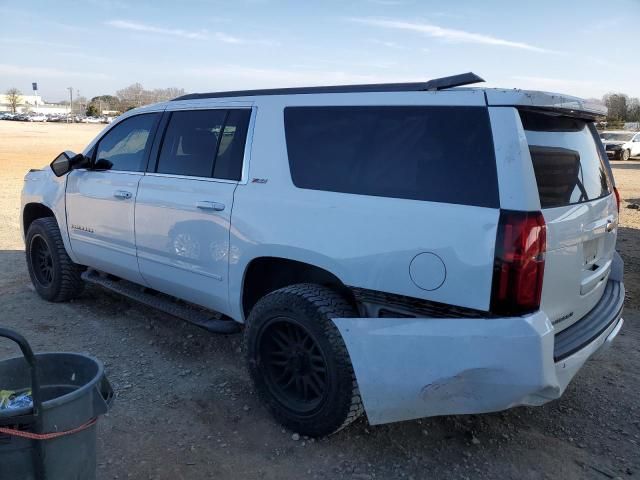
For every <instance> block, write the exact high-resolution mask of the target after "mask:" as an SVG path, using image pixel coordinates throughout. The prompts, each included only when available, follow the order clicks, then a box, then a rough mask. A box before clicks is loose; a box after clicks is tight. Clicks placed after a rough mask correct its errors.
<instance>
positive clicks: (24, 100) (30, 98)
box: [0, 94, 69, 113]
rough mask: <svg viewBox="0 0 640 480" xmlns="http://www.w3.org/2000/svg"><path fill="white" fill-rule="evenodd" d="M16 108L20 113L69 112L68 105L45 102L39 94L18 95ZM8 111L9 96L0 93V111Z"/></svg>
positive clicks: (9, 107)
mask: <svg viewBox="0 0 640 480" xmlns="http://www.w3.org/2000/svg"><path fill="white" fill-rule="evenodd" d="M16 110H17V111H18V112H20V113H22V112H38V113H69V106H68V105H60V104H57V103H46V102H45V101H44V100H42V97H41V96H40V95H20V102H19V103H18V107H17V109H16ZM10 111H11V105H10V104H9V98H8V97H7V96H6V95H4V94H0V112H10Z"/></svg>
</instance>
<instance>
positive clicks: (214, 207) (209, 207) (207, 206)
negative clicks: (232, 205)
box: [196, 201, 225, 212]
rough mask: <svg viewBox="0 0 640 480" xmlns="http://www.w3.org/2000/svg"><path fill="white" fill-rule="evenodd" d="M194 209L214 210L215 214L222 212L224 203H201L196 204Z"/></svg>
mask: <svg viewBox="0 0 640 480" xmlns="http://www.w3.org/2000/svg"><path fill="white" fill-rule="evenodd" d="M196 207H198V208H199V209H200V210H214V211H216V212H221V211H223V210H224V208H225V205H224V203H218V202H208V201H202V202H197V203H196Z"/></svg>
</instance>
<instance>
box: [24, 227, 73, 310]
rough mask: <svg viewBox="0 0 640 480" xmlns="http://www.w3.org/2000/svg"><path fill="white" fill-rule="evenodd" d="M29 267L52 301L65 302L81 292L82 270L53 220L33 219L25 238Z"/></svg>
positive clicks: (37, 285)
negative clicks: (66, 248)
mask: <svg viewBox="0 0 640 480" xmlns="http://www.w3.org/2000/svg"><path fill="white" fill-rule="evenodd" d="M25 253H26V257H27V267H28V269H29V276H30V277H31V282H32V283H33V286H34V287H35V289H36V292H38V295H40V296H41V297H42V298H44V299H45V300H48V301H50V302H66V301H68V300H71V299H72V298H75V297H77V296H78V295H80V294H81V293H82V290H83V288H84V282H83V281H82V279H81V278H80V274H81V272H82V267H81V266H80V265H77V264H75V263H73V262H72V261H71V259H70V258H69V255H68V254H67V251H66V250H65V248H64V243H63V242H62V236H61V235H60V230H59V229H58V223H57V222H56V220H55V218H53V217H45V218H39V219H37V220H34V221H33V223H32V224H31V225H30V226H29V229H28V230H27V236H26V252H25Z"/></svg>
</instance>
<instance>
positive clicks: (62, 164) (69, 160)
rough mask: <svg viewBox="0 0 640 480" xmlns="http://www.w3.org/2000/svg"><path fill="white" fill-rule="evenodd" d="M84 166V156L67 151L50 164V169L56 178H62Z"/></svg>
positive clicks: (85, 161) (85, 160)
mask: <svg viewBox="0 0 640 480" xmlns="http://www.w3.org/2000/svg"><path fill="white" fill-rule="evenodd" d="M85 164H87V159H86V158H85V156H84V155H82V154H81V153H78V154H75V153H73V152H70V151H68V150H67V151H65V152H62V153H61V154H60V155H58V156H57V157H56V159H55V160H54V161H53V162H51V165H50V167H51V170H53V173H54V174H55V175H56V177H62V176H63V175H66V174H67V173H69V172H70V171H71V170H73V169H74V168H78V167H80V166H83V165H85Z"/></svg>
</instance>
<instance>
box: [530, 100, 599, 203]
mask: <svg viewBox="0 0 640 480" xmlns="http://www.w3.org/2000/svg"><path fill="white" fill-rule="evenodd" d="M520 118H521V120H522V126H523V127H524V130H525V134H526V137H527V142H528V144H529V151H530V152H531V161H532V162H533V170H534V172H535V176H536V183H537V184H538V194H539V195H540V205H541V206H542V208H553V207H563V206H567V205H574V204H577V203H583V202H588V201H590V200H596V199H598V198H602V197H605V196H607V195H609V194H610V193H611V179H610V176H609V169H608V168H607V163H606V162H607V160H606V158H604V155H603V153H602V149H601V148H600V145H599V143H600V140H599V138H598V136H597V132H596V130H595V127H594V126H593V124H592V122H588V121H586V120H581V119H577V118H571V117H564V116H560V115H554V114H551V113H542V112H534V111H520Z"/></svg>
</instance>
